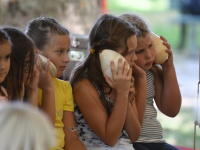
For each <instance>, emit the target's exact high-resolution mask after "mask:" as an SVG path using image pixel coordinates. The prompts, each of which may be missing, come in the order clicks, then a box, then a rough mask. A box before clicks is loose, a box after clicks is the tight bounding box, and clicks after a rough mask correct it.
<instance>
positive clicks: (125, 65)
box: [123, 61, 129, 75]
mask: <svg viewBox="0 0 200 150" xmlns="http://www.w3.org/2000/svg"><path fill="white" fill-rule="evenodd" d="M128 66H129V64H128V62H127V61H124V67H123V73H124V74H125V75H128V71H129V67H128Z"/></svg>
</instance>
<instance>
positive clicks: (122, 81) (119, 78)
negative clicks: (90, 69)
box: [105, 59, 132, 95]
mask: <svg viewBox="0 0 200 150" xmlns="http://www.w3.org/2000/svg"><path fill="white" fill-rule="evenodd" d="M110 65H111V72H112V76H113V80H111V79H110V78H109V77H107V76H106V75H105V80H106V82H107V83H108V84H109V86H110V87H111V88H113V90H115V92H116V94H122V95H128V94H129V90H130V84H131V77H132V68H129V67H128V63H127V62H126V61H125V62H124V63H123V62H122V59H119V61H118V70H116V68H115V65H114V62H113V61H111V63H110Z"/></svg>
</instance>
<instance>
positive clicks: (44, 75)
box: [36, 57, 53, 90]
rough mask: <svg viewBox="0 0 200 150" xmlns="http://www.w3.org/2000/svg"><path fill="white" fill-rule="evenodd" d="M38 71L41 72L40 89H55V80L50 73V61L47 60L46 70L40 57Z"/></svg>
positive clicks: (37, 63) (37, 62) (37, 61)
mask: <svg viewBox="0 0 200 150" xmlns="http://www.w3.org/2000/svg"><path fill="white" fill-rule="evenodd" d="M36 65H37V69H38V71H39V72H40V76H39V88H40V89H42V90H45V89H47V88H51V87H53V80H52V77H51V75H50V72H49V65H50V60H49V59H48V60H47V63H46V66H45V68H43V67H42V60H41V58H40V57H38V58H37V60H36Z"/></svg>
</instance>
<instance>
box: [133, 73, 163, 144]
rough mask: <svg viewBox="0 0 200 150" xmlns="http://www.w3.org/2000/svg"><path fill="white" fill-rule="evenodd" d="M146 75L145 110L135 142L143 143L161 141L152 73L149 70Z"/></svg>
mask: <svg viewBox="0 0 200 150" xmlns="http://www.w3.org/2000/svg"><path fill="white" fill-rule="evenodd" d="M146 76H147V96H146V110H145V116H144V120H143V125H142V129H141V133H140V137H139V139H138V140H137V141H136V142H144V143H150V142H151V143H152V142H153V143H163V142H165V141H164V140H163V129H162V126H161V124H160V122H159V121H158V120H157V111H156V108H155V106H154V105H155V104H154V97H155V87H154V74H153V73H152V72H151V71H147V72H146Z"/></svg>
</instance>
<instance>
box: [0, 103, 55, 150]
mask: <svg viewBox="0 0 200 150" xmlns="http://www.w3.org/2000/svg"><path fill="white" fill-rule="evenodd" d="M1 106H2V107H1ZM0 135H1V136H0V149H1V150H49V148H50V147H51V146H52V145H53V144H54V132H53V126H52V125H51V123H50V121H49V119H47V116H46V115H45V114H44V113H43V112H41V111H39V110H38V109H37V108H35V107H33V106H31V105H28V104H24V103H19V102H18V103H10V104H7V105H3V104H0Z"/></svg>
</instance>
